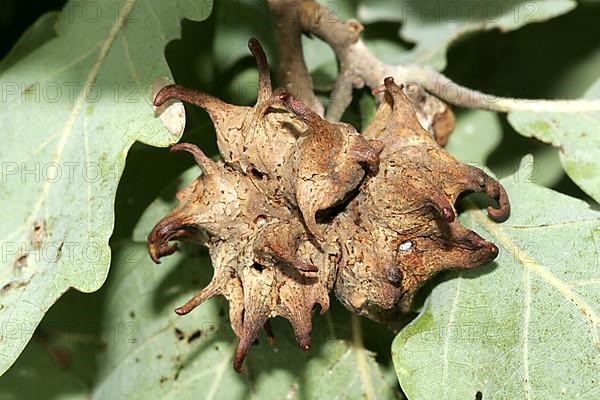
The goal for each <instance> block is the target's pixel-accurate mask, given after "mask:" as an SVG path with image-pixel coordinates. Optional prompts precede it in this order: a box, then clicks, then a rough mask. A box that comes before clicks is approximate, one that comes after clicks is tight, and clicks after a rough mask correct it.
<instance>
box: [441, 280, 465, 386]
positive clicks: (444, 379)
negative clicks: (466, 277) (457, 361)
mask: <svg viewBox="0 0 600 400" xmlns="http://www.w3.org/2000/svg"><path fill="white" fill-rule="evenodd" d="M456 279H457V282H456V291H455V293H454V301H453V302H452V309H451V310H450V314H449V315H448V325H447V326H448V331H447V334H446V335H445V340H444V352H443V354H442V360H443V363H442V386H443V387H444V391H445V394H446V397H448V388H449V385H448V368H449V367H450V365H449V364H450V361H449V359H448V347H449V346H448V345H449V344H450V329H451V328H452V325H453V324H454V317H455V315H456V309H457V308H458V299H459V297H460V287H461V282H462V277H461V276H460V275H459V276H458V277H457V278H456Z"/></svg>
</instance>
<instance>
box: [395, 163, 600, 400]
mask: <svg viewBox="0 0 600 400" xmlns="http://www.w3.org/2000/svg"><path fill="white" fill-rule="evenodd" d="M532 161H533V160H532V159H531V157H527V158H525V159H524V160H523V163H522V168H521V169H520V170H519V171H518V172H517V173H516V174H515V175H513V176H510V177H507V178H504V179H503V180H502V181H501V182H502V184H503V185H504V187H505V188H506V191H507V192H508V195H509V197H510V200H511V203H512V204H513V213H512V215H511V217H510V219H509V220H508V221H506V222H505V223H502V224H497V223H495V222H492V221H491V220H489V219H488V217H487V216H486V215H485V213H484V212H482V210H479V209H477V208H476V207H474V206H473V204H472V203H471V204H470V205H468V206H467V211H466V212H465V213H464V215H463V216H462V217H461V218H462V220H463V222H464V223H465V225H466V226H468V227H469V228H470V229H473V230H475V231H476V232H479V233H480V234H482V236H484V237H485V238H486V239H487V240H489V241H491V242H494V243H496V244H497V245H498V248H499V249H500V255H499V257H498V258H497V259H496V260H495V261H494V262H492V263H491V264H489V265H487V266H485V267H482V268H477V269H473V270H467V271H461V272H453V273H449V274H445V275H442V276H441V277H440V279H439V281H440V283H439V284H438V285H437V286H436V287H435V288H434V289H433V290H432V292H431V295H430V297H429V299H428V302H427V303H426V305H425V307H424V309H423V311H422V313H421V314H420V315H419V317H418V318H417V319H416V320H415V321H413V322H412V323H411V324H410V325H409V326H407V327H406V328H405V329H404V330H402V331H401V332H400V334H399V335H398V336H397V337H396V339H395V340H394V343H393V345H392V357H393V359H394V365H395V367H396V372H397V374H398V378H399V380H400V384H401V386H402V388H403V390H404V391H405V393H406V395H407V396H408V398H409V399H411V400H419V399H432V398H436V399H447V400H451V399H474V398H478V399H480V398H483V399H517V398H526V399H529V398H540V399H556V398H565V399H574V398H577V399H590V400H591V399H596V398H597V397H598V393H599V392H600V382H599V381H598V376H600V357H599V354H600V337H599V335H600V314H599V313H600V307H599V304H600V296H599V295H598V291H597V290H596V288H597V286H598V285H599V284H600V258H599V257H598V243H599V242H600V213H598V212H596V211H593V210H591V209H590V208H589V206H588V205H587V204H586V203H585V202H583V201H581V200H579V199H575V198H572V197H568V196H565V195H562V194H559V193H557V192H554V191H552V190H550V189H547V188H544V187H541V186H538V185H535V184H533V183H531V182H529V179H530V177H529V175H528V173H527V172H528V170H529V169H528V165H530V164H531V163H532Z"/></svg>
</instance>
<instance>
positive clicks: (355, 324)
mask: <svg viewBox="0 0 600 400" xmlns="http://www.w3.org/2000/svg"><path fill="white" fill-rule="evenodd" d="M351 318H352V345H353V346H354V351H355V352H356V364H357V367H358V372H359V375H360V379H361V381H362V386H363V389H364V390H365V396H366V398H367V399H368V400H375V399H376V397H375V389H374V388H373V382H372V381H371V376H370V375H369V364H368V362H367V357H366V356H365V346H364V344H363V338H362V326H361V324H360V318H359V317H358V316H356V315H355V314H352V317H351Z"/></svg>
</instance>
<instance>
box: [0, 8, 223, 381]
mask: <svg viewBox="0 0 600 400" xmlns="http://www.w3.org/2000/svg"><path fill="white" fill-rule="evenodd" d="M211 7H212V0H206V1H191V0H178V1H175V2H169V3H167V2H163V1H159V0H152V1H143V2H142V1H139V2H137V1H135V0H122V1H113V0H102V1H94V2H85V3H82V2H78V1H71V2H69V3H67V4H66V5H65V8H64V9H63V12H62V13H61V14H60V16H59V17H58V20H57V22H56V25H55V30H56V35H57V36H56V38H54V39H52V40H49V41H47V42H46V43H45V44H43V45H42V46H41V47H38V48H37V49H35V50H34V51H33V52H31V53H30V54H28V55H27V56H25V57H23V58H21V59H20V60H19V61H18V62H16V63H15V64H13V65H11V66H10V67H9V68H7V69H6V70H4V71H3V72H2V74H1V75H0V81H1V85H2V87H1V92H2V93H1V97H2V99H1V101H2V108H1V109H0V118H1V119H2V122H3V124H2V128H3V141H2V146H1V147H0V160H2V171H1V179H2V185H1V186H0V204H2V209H1V210H2V211H1V212H2V214H1V215H0V216H1V218H2V224H1V225H0V238H1V239H0V244H1V246H2V248H1V266H0V324H1V325H2V327H3V329H2V332H1V337H0V372H4V371H5V370H6V369H7V368H8V367H9V366H10V365H11V364H12V363H13V362H14V360H15V359H16V358H17V356H18V355H19V354H20V352H21V351H22V350H23V348H24V347H25V345H26V344H27V342H28V340H29V338H30V337H31V335H32V334H33V331H34V330H35V328H36V326H37V325H38V323H39V321H40V320H41V319H42V317H43V316H44V314H45V313H46V311H47V310H48V308H49V307H50V306H51V305H52V304H53V303H54V302H55V301H56V299H58V298H59V297H60V296H61V295H62V294H63V293H64V292H65V291H66V290H67V289H69V288H71V287H73V288H75V289H78V290H81V291H85V292H91V291H94V290H97V289H98V288H99V287H100V286H101V285H102V283H103V282H104V280H105V278H106V275H107V273H108V267H109V263H110V248H109V246H108V239H109V237H110V235H111V232H112V230H113V224H114V214H113V206H114V198H115V193H116V189H117V184H118V182H119V178H120V176H121V173H122V171H123V167H124V163H125V156H126V154H127V151H128V149H129V147H130V146H131V145H132V144H133V142H134V141H136V140H137V141H141V142H143V143H146V144H149V145H153V146H162V147H164V146H168V145H169V144H172V143H174V142H176V141H177V140H179V138H180V136H181V134H182V131H183V128H184V125H185V115H184V111H183V106H182V105H181V103H175V104H173V105H172V106H170V107H168V108H167V109H166V110H165V111H164V112H163V113H162V114H161V118H160V119H159V118H156V117H155V114H154V111H153V108H152V105H151V100H152V96H153V92H154V91H155V90H156V89H157V88H158V87H157V86H158V85H164V84H165V82H167V81H169V80H170V76H171V73H170V71H169V67H168V65H167V63H166V60H165V57H164V47H165V45H166V44H167V43H168V41H169V40H171V39H173V38H176V37H177V36H178V35H179V34H180V21H181V20H182V19H183V18H190V19H194V20H202V19H205V18H207V17H208V15H209V14H210V11H211ZM31 47H35V46H29V48H31ZM163 124H164V126H163ZM165 127H167V129H165Z"/></svg>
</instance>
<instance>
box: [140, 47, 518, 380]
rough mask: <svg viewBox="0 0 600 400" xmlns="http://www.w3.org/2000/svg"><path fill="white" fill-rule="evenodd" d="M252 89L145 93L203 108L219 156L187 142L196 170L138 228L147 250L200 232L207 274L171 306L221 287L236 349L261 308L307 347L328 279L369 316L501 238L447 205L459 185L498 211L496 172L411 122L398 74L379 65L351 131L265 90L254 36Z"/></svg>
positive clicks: (394, 306)
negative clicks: (166, 209) (227, 95)
mask: <svg viewBox="0 0 600 400" xmlns="http://www.w3.org/2000/svg"><path fill="white" fill-rule="evenodd" d="M249 48H250V50H251V51H252V53H253V55H254V57H255V58H256V61H257V66H258V72H259V91H258V99H257V103H256V105H255V106H254V107H242V106H235V105H231V104H227V103H225V102H223V101H221V100H219V99H217V98H214V97H212V96H209V95H207V94H204V93H201V92H198V91H195V90H191V89H187V88H184V87H181V86H178V85H170V86H166V87H164V88H163V89H162V90H161V91H160V92H159V93H158V94H157V96H156V98H155V101H154V102H155V105H156V106H161V105H162V104H164V103H165V102H167V101H168V100H171V99H179V100H182V101H185V102H188V103H191V104H195V105H197V106H200V107H202V108H204V109H205V110H206V111H207V112H208V114H209V115H210V117H211V119H212V121H213V123H214V126H215V129H216V134H217V145H218V148H219V152H220V155H221V160H219V161H213V160H211V159H210V158H208V157H207V156H206V155H205V154H204V153H203V152H202V151H201V150H200V149H199V148H197V147H196V146H194V145H191V144H186V143H181V144H177V145H175V146H173V147H172V148H171V150H172V151H186V152H189V153H191V154H192V156H193V157H194V158H195V160H196V162H197V164H198V165H199V167H200V169H201V170H202V174H201V175H200V176H199V177H198V178H197V179H196V180H195V181H194V182H193V183H192V184H191V185H190V186H188V187H186V188H184V189H182V190H180V191H179V192H178V193H177V198H178V200H179V205H178V206H177V208H175V209H174V210H173V211H171V212H170V213H169V214H168V215H167V216H166V217H164V218H163V219H162V220H161V221H160V222H159V223H158V224H157V225H156V226H155V227H154V229H153V230H152V232H151V233H150V235H149V237H148V248H149V252H150V255H151V257H152V259H153V260H154V261H155V262H157V263H158V262H159V259H160V258H161V257H163V256H167V255H169V254H172V253H173V252H174V251H176V245H175V244H171V243H170V242H171V241H181V240H187V241H193V242H197V243H201V244H204V245H206V246H207V247H208V248H209V252H210V256H211V259H212V263H213V267H214V276H213V279H212V281H211V282H210V283H209V284H208V286H206V287H205V288H204V289H202V290H201V291H200V292H199V293H198V294H197V295H195V296H194V297H193V298H192V299H190V300H189V301H188V302H187V303H186V304H184V305H183V306H181V307H179V308H178V309H177V310H176V312H177V314H180V315H184V314H187V313H189V312H190V311H192V310H193V309H194V308H195V307H197V306H198V305H200V304H201V303H202V302H203V301H205V300H206V299H208V298H210V297H212V296H215V295H223V296H225V297H226V298H227V300H228V302H229V317H230V321H231V326H232V328H233V331H234V333H235V334H236V336H237V337H238V338H239V345H238V348H237V352H236V356H235V359H234V368H235V369H236V370H237V371H239V372H242V371H243V368H242V363H243V360H244V357H245V355H246V353H247V351H248V348H249V347H250V345H251V344H252V343H253V342H254V341H255V339H256V337H257V335H258V333H259V331H260V330H261V328H263V329H264V330H265V331H266V333H267V336H268V337H269V339H270V340H272V338H273V335H272V333H271V329H270V326H269V320H270V319H271V318H274V317H276V316H282V317H284V318H286V319H288V320H289V321H290V322H291V324H292V326H293V329H294V333H295V336H296V340H297V342H298V344H299V346H300V347H301V348H302V349H303V350H308V349H309V347H310V333H311V329H312V321H311V314H312V311H313V310H314V309H315V308H316V306H317V305H318V307H319V309H320V312H321V314H323V313H325V312H326V311H327V310H328V308H329V292H330V291H332V290H333V291H334V292H335V294H336V295H337V297H338V299H339V300H340V301H341V302H342V303H343V304H344V305H345V306H346V307H347V308H349V309H350V310H352V311H354V312H356V313H358V314H360V315H363V316H366V317H368V318H371V319H373V320H377V321H389V320H393V319H394V318H397V317H398V315H399V314H401V313H404V312H408V311H409V308H410V305H411V302H412V299H413V297H414V295H415V293H416V291H417V290H418V289H419V288H420V287H421V286H422V285H423V284H424V283H425V282H426V281H427V280H428V279H430V278H431V277H433V276H434V275H435V274H436V273H438V272H440V271H442V270H445V269H450V268H473V267H477V266H480V265H483V264H486V263H488V262H489V261H491V260H493V259H494V258H495V257H496V256H497V254H498V249H497V247H496V246H495V245H494V244H492V243H489V242H487V241H485V240H484V239H482V238H481V237H480V236H479V235H477V234H476V233H475V232H472V231H469V230H467V229H466V228H464V227H463V226H462V225H461V224H460V223H459V222H458V219H456V214H455V209H454V204H455V203H456V201H457V199H458V198H459V196H461V195H462V194H464V193H465V192H485V193H487V194H488V195H489V196H490V197H492V198H493V199H494V200H495V201H496V203H497V204H496V207H495V208H493V207H490V208H489V209H488V214H489V215H490V217H491V218H493V219H494V220H497V221H502V220H504V219H506V218H507V217H508V214H509V208H510V207H509V203H508V199H507V196H506V192H505V191H504V189H503V188H502V186H501V185H500V184H499V183H498V182H497V181H495V180H494V179H492V178H491V177H489V176H488V175H486V174H485V173H484V172H483V171H481V170H479V169H477V168H474V167H471V166H467V165H465V164H462V163H460V162H458V161H457V160H455V159H454V158H453V157H451V156H450V155H449V154H448V153H447V152H446V151H445V150H444V149H443V148H442V147H440V146H439V145H438V143H437V142H436V141H435V139H434V138H433V137H432V136H431V135H430V134H429V133H428V132H427V131H425V130H424V129H423V128H422V127H421V125H420V124H419V122H418V120H417V118H416V116H415V112H414V109H413V106H412V104H411V102H410V100H409V99H408V98H407V97H406V96H405V94H404V92H403V89H402V86H401V85H397V84H396V83H394V81H393V79H392V78H387V79H386V80H385V82H384V84H383V85H382V86H380V87H379V88H377V89H376V90H375V91H374V92H375V93H383V98H382V101H381V104H380V106H379V109H378V111H377V114H376V117H375V119H374V120H373V121H372V123H371V124H370V125H369V126H368V127H367V129H366V130H365V131H364V132H362V134H361V133H359V132H357V131H356V129H354V128H353V127H352V126H351V125H349V124H345V123H332V122H329V121H327V120H325V119H322V118H321V117H320V116H319V115H317V114H316V113H314V112H313V111H311V110H310V109H309V108H308V107H306V106H305V105H304V104H302V102H300V101H299V100H297V99H295V98H294V97H293V96H292V95H291V94H289V93H277V92H275V93H274V92H273V90H272V87H271V79H270V75H269V69H268V65H267V61H266V58H265V55H264V52H263V50H262V48H261V47H260V45H259V44H258V42H257V41H256V40H254V39H251V40H250V42H249Z"/></svg>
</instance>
